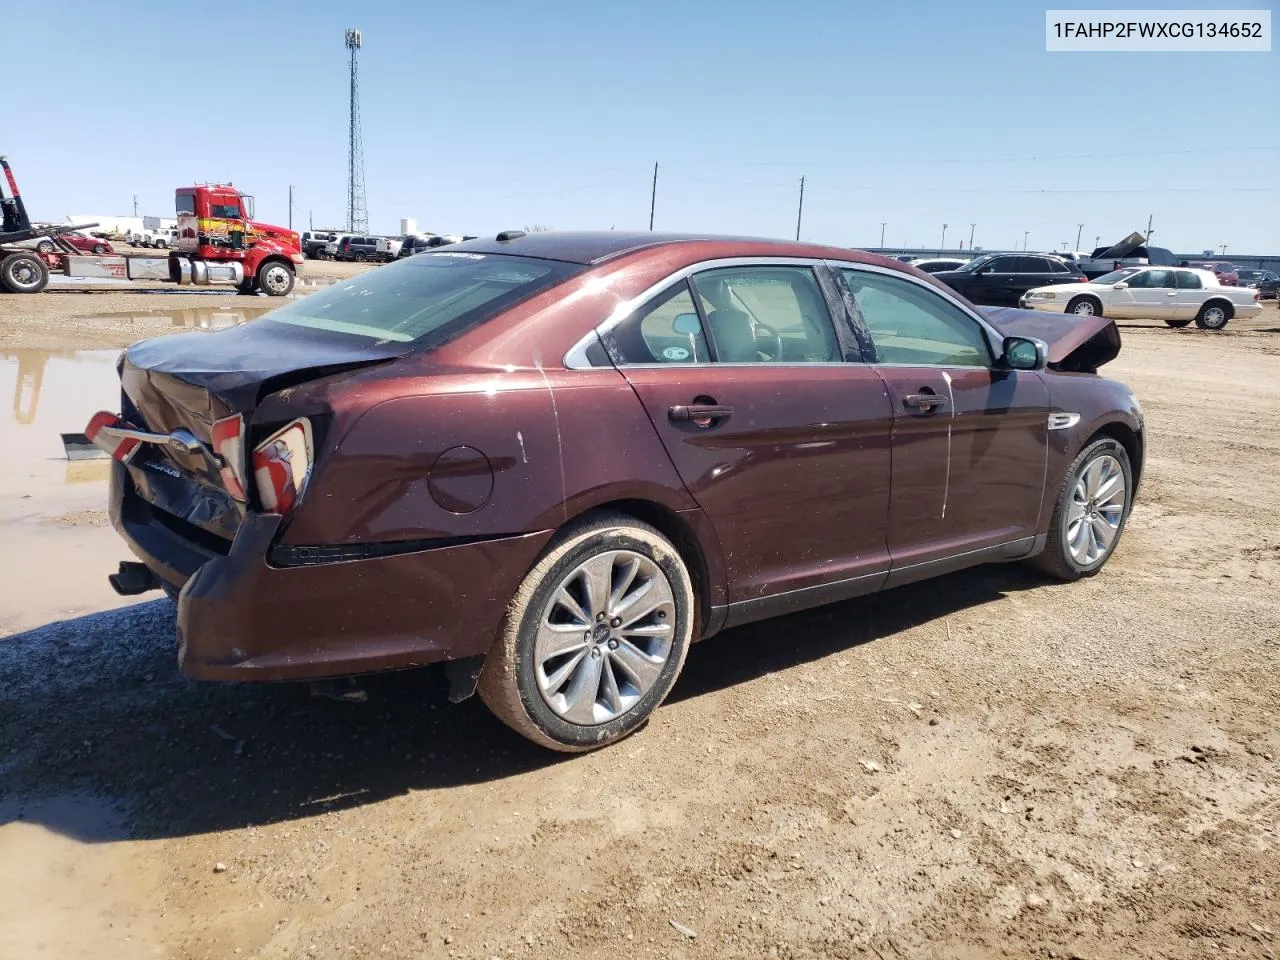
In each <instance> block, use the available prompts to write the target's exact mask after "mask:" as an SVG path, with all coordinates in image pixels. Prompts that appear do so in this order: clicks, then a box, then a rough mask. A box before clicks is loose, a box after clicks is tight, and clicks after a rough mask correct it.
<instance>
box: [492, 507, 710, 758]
mask: <svg viewBox="0 0 1280 960" xmlns="http://www.w3.org/2000/svg"><path fill="white" fill-rule="evenodd" d="M637 610H639V611H641V612H640V613H639V614H638V615H636V611H637ZM629 616H631V617H632V619H630V620H627V619H626V618H627V617H629ZM693 618H694V597H693V581H692V579H691V578H690V576H689V571H688V568H687V567H686V566H685V563H684V560H682V559H681V557H680V554H679V553H678V552H677V551H676V549H675V547H673V546H672V545H671V543H670V541H668V540H667V539H666V538H665V537H664V536H663V535H662V534H661V533H659V532H658V531H657V530H655V529H654V528H653V527H650V526H648V525H647V524H644V523H641V522H640V521H638V520H636V519H634V518H633V517H629V516H627V515H625V514H616V513H611V514H601V515H597V516H595V517H588V518H584V519H583V520H581V521H579V522H577V523H575V524H573V525H571V526H569V527H567V528H566V529H565V530H564V531H562V532H561V534H560V535H559V536H558V537H557V539H556V540H554V541H553V542H552V545H551V547H550V548H549V549H548V551H547V553H546V554H545V555H544V556H543V558H542V559H541V560H540V561H539V562H538V563H537V565H535V566H534V568H533V569H532V570H530V571H529V573H528V574H527V575H526V576H525V578H524V581H523V582H522V583H521V584H520V589H519V590H518V591H517V592H516V595H515V597H514V598H513V599H512V601H511V605H510V606H509V607H508V610H507V617H506V621H505V622H504V624H503V627H502V630H501V632H500V633H499V634H498V637H497V638H496V639H495V640H494V644H493V647H492V649H491V650H490V651H489V655H488V657H487V658H486V660H485V664H484V669H483V671H482V673H481V674H480V683H479V693H480V696H481V698H482V699H483V700H484V702H485V704H486V705H487V706H488V707H489V709H490V710H492V711H493V713H494V714H495V715H496V716H497V717H498V719H500V720H501V721H502V722H503V723H505V724H506V725H507V726H509V727H510V728H511V729H512V730H515V731H516V732H517V733H519V734H521V735H522V736H524V737H527V738H528V739H530V740H532V741H533V742H534V743H537V744H539V745H541V746H544V747H548V748H550V749H552V750H558V751H561V752H564V753H581V752H584V751H587V750H594V749H597V748H599V747H603V746H606V745H607V744H611V743H614V742H616V741H618V740H621V739H622V738H623V737H626V736H627V735H629V734H631V733H634V732H635V731H636V730H637V729H639V727H640V726H642V725H643V724H644V723H645V721H646V720H648V718H649V716H650V715H651V714H652V713H653V711H654V710H656V709H657V707H658V705H659V704H661V703H662V701H663V700H664V699H665V698H666V696H667V694H668V693H669V692H670V691H671V687H672V685H673V684H674V683H675V681H676V677H677V676H679V674H680V669H681V667H683V666H684V658H685V654H686V653H687V652H688V650H689V642H690V639H691V638H692V635H693ZM628 627H630V628H631V629H628ZM578 631H582V632H581V633H579V632H578Z"/></svg>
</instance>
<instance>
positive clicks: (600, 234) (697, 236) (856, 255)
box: [454, 230, 886, 265]
mask: <svg viewBox="0 0 1280 960" xmlns="http://www.w3.org/2000/svg"><path fill="white" fill-rule="evenodd" d="M674 244H702V245H706V246H708V247H716V248H720V251H719V253H718V255H722V256H724V255H731V256H746V257H750V256H773V257H787V256H792V257H832V258H837V259H841V260H865V261H866V262H868V263H881V262H884V261H885V259H886V258H884V257H880V256H877V255H875V254H868V253H863V252H862V251H857V250H851V249H849V248H847V247H832V246H825V245H822V244H813V243H800V242H797V241H794V240H771V239H767V238H762V237H737V236H717V235H715V234H706V233H649V232H648V231H643V232H642V231H622V230H600V231H567V230H566V231H538V232H536V233H527V234H524V235H523V236H518V237H515V238H513V239H510V240H499V239H498V238H497V237H496V236H494V237H477V238H476V239H474V240H466V241H464V242H462V243H459V244H455V245H454V249H456V250H458V251H464V250H465V251H471V252H474V253H507V254H512V255H514V256H521V257H540V258H542V259H544V260H561V261H565V262H567V263H580V264H584V265H594V264H598V263H603V262H605V261H607V260H613V259H615V258H617V257H621V256H625V255H627V254H630V253H635V252H637V251H640V250H651V249H655V248H659V247H665V246H671V245H674ZM724 247H733V248H735V249H734V250H733V253H732V254H727V253H725V252H724V251H723V248H724Z"/></svg>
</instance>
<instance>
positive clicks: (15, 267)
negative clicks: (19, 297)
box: [0, 253, 49, 293]
mask: <svg viewBox="0 0 1280 960" xmlns="http://www.w3.org/2000/svg"><path fill="white" fill-rule="evenodd" d="M48 285H49V265H48V264H47V263H45V262H44V261H43V260H41V259H40V257H39V256H38V255H37V254H35V253H11V254H9V256H7V257H5V258H4V259H3V260H0V287H4V289H5V290H6V291H8V292H9V293H39V292H40V291H41V290H43V289H44V288H45V287H47V286H48Z"/></svg>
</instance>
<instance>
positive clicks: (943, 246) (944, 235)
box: [938, 223, 948, 256]
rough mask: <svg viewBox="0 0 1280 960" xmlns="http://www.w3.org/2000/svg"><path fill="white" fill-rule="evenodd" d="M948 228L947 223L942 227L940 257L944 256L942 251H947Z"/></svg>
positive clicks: (939, 246) (939, 245) (939, 244)
mask: <svg viewBox="0 0 1280 960" xmlns="http://www.w3.org/2000/svg"><path fill="white" fill-rule="evenodd" d="M947 226H948V224H945V223H944V224H943V225H942V240H941V241H940V242H939V243H938V256H942V251H943V250H945V249H947Z"/></svg>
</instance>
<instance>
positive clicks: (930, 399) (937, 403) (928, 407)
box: [902, 393, 947, 413]
mask: <svg viewBox="0 0 1280 960" xmlns="http://www.w3.org/2000/svg"><path fill="white" fill-rule="evenodd" d="M902 405H903V406H904V407H911V408H912V409H914V410H925V411H927V412H929V413H933V412H934V411H935V410H937V409H938V408H939V407H945V406H946V405H947V398H946V397H940V396H938V395H937V394H936V393H908V394H907V395H906V396H905V397H903V398H902Z"/></svg>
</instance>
